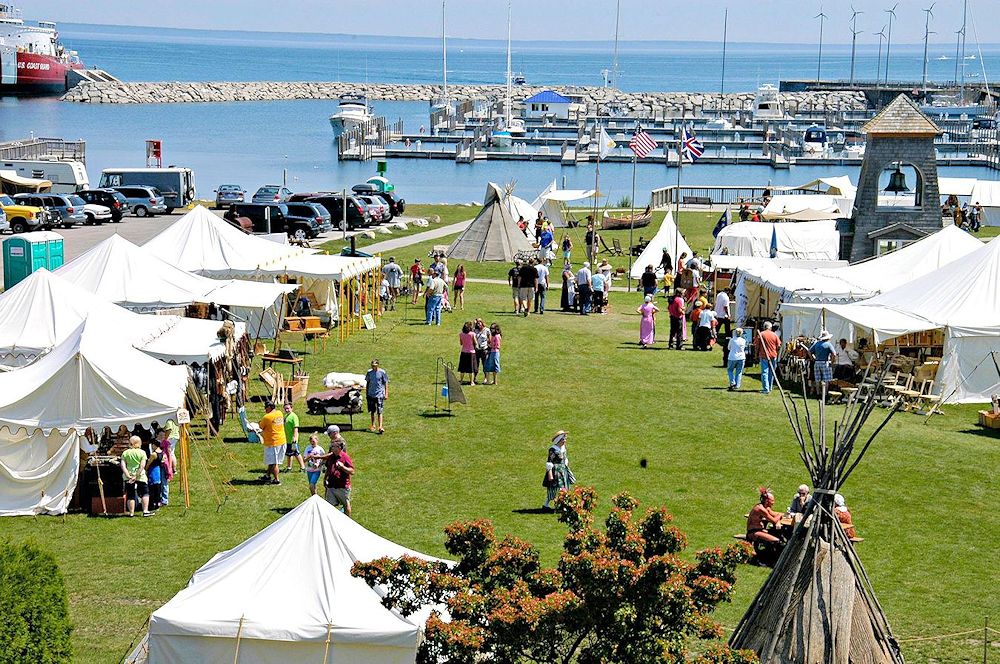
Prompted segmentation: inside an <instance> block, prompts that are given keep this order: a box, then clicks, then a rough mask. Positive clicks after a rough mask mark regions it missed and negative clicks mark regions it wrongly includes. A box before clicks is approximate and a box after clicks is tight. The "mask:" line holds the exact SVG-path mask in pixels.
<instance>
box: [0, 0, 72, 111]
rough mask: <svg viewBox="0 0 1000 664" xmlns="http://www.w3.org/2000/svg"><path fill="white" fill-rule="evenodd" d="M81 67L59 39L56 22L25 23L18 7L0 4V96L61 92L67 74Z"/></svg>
mask: <svg viewBox="0 0 1000 664" xmlns="http://www.w3.org/2000/svg"><path fill="white" fill-rule="evenodd" d="M83 68H84V67H83V63H82V62H80V58H79V57H77V54H76V52H75V51H67V50H66V49H65V48H64V47H63V45H62V43H61V42H60V41H59V33H58V32H56V25H55V23H51V22H47V21H39V22H38V25H37V26H34V25H28V24H26V23H25V22H24V21H23V20H21V15H20V12H19V11H18V10H17V9H15V8H14V7H13V6H11V5H6V4H0V95H6V94H17V95H31V94H53V93H62V92H65V91H66V90H67V88H68V83H67V74H68V73H69V72H70V71H72V70H74V69H83Z"/></svg>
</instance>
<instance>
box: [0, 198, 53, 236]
mask: <svg viewBox="0 0 1000 664" xmlns="http://www.w3.org/2000/svg"><path fill="white" fill-rule="evenodd" d="M0 210H3V213H4V215H5V216H6V217H7V224H8V225H9V228H10V230H11V231H13V232H14V233H25V232H27V231H40V230H42V229H44V228H50V227H51V225H52V220H51V219H50V218H49V213H48V212H47V211H46V210H45V209H44V208H40V207H35V206H33V205H20V204H18V203H17V202H15V201H14V199H12V198H11V197H10V196H8V195H6V194H0Z"/></svg>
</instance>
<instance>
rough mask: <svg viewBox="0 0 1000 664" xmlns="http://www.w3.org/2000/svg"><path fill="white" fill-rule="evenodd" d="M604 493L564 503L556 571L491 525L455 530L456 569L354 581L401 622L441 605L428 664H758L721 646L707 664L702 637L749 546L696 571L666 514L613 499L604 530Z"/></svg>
mask: <svg viewBox="0 0 1000 664" xmlns="http://www.w3.org/2000/svg"><path fill="white" fill-rule="evenodd" d="M596 506H597V494H596V493H595V492H594V490H593V489H591V488H588V487H576V488H574V489H573V490H572V491H563V492H562V493H561V494H560V496H559V498H558V499H557V500H556V512H557V514H558V517H559V520H560V521H562V522H563V523H565V524H566V526H567V527H568V529H569V533H568V534H567V535H566V538H565V541H564V543H563V554H562V556H561V557H560V560H559V563H558V564H557V565H556V567H555V568H551V569H550V568H543V567H542V566H541V563H540V558H539V555H538V551H537V550H536V549H535V547H533V546H532V545H531V544H530V543H528V542H525V541H524V540H521V539H518V538H516V537H510V536H508V537H505V538H503V539H497V537H496V534H495V533H494V530H493V525H492V524H491V523H490V522H489V521H485V520H478V521H471V522H466V523H455V524H452V525H450V526H448V527H447V528H446V529H445V548H446V550H447V551H448V553H449V554H451V555H452V556H454V557H455V558H456V563H455V564H454V565H452V566H448V565H446V564H444V563H435V562H427V561H424V560H420V559H417V558H412V557H404V558H400V559H399V560H391V559H380V560H375V561H372V562H370V563H356V564H355V565H354V569H353V573H354V575H355V576H358V577H360V578H363V579H364V580H365V581H367V582H368V583H369V584H372V585H379V586H381V587H383V588H385V589H387V590H386V594H385V596H384V598H383V600H382V603H383V604H384V605H385V606H386V607H388V608H390V609H394V610H398V611H400V612H401V613H402V614H403V615H410V614H411V613H414V612H415V611H416V610H417V609H418V608H419V607H421V606H426V605H438V606H440V605H443V606H445V607H446V608H447V614H443V613H439V612H438V611H434V612H432V613H431V616H430V618H429V619H428V620H427V624H426V629H425V637H426V638H425V640H424V642H423V644H422V645H421V647H420V652H419V653H418V660H417V661H418V662H421V664H431V663H440V662H453V663H459V662H461V663H466V662H468V663H472V662H478V661H496V662H510V663H512V664H522V663H525V664H526V663H528V662H556V663H563V664H569V663H570V662H576V663H579V664H598V663H600V664H647V663H651V662H662V663H679V662H696V663H697V664H753V663H754V662H756V661H757V660H756V658H755V656H754V655H753V653H750V652H746V651H733V650H731V649H729V648H727V647H726V646H725V645H723V644H721V643H714V644H711V645H710V646H709V647H708V648H707V649H701V650H703V652H702V653H701V654H699V655H697V656H695V655H692V654H691V653H690V651H689V643H690V642H691V641H692V640H694V639H707V640H718V639H720V638H721V637H722V628H721V626H720V625H718V623H716V622H715V621H714V620H712V618H711V614H712V612H713V611H714V610H715V607H716V606H718V604H720V603H721V602H727V601H729V600H730V598H731V596H732V590H733V584H734V583H735V581H736V576H735V570H736V566H737V564H739V563H741V562H746V561H747V560H748V559H749V554H748V553H747V550H746V548H744V547H741V546H738V545H737V546H729V547H726V548H716V549H706V550H704V551H699V552H697V553H696V554H695V556H694V560H695V562H693V563H692V562H689V561H686V560H684V559H682V558H681V557H679V555H678V554H680V553H681V552H682V551H683V550H684V549H685V548H686V546H687V537H686V536H685V535H684V533H683V532H682V531H681V530H680V529H679V528H677V526H675V525H674V524H673V517H672V516H671V515H670V514H669V513H668V512H667V511H666V510H665V509H664V508H656V509H650V510H647V511H646V512H645V513H644V514H643V513H641V512H639V511H638V509H639V503H638V501H637V500H635V498H633V497H631V496H629V495H628V494H625V493H623V494H619V495H617V496H615V497H614V498H612V509H611V514H610V515H609V516H608V518H607V519H606V521H605V523H604V527H603V528H599V527H598V526H595V518H594V509H595V508H596Z"/></svg>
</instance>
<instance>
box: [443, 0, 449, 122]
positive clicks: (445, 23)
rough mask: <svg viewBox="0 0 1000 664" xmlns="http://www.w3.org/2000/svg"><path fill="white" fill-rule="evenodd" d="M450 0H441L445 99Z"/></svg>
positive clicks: (445, 91)
mask: <svg viewBox="0 0 1000 664" xmlns="http://www.w3.org/2000/svg"><path fill="white" fill-rule="evenodd" d="M447 4H448V0H441V73H442V74H443V80H444V100H445V101H446V102H447V101H448V18H447V13H446V10H447Z"/></svg>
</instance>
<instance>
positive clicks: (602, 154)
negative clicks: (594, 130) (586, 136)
mask: <svg viewBox="0 0 1000 664" xmlns="http://www.w3.org/2000/svg"><path fill="white" fill-rule="evenodd" d="M598 141H600V144H599V147H598V150H597V158H598V159H605V158H607V156H608V155H609V154H611V151H612V150H614V149H615V148H616V147H618V144H617V143H615V141H614V139H613V138H611V137H610V136H608V132H606V131H605V130H604V127H601V134H600V136H598Z"/></svg>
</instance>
